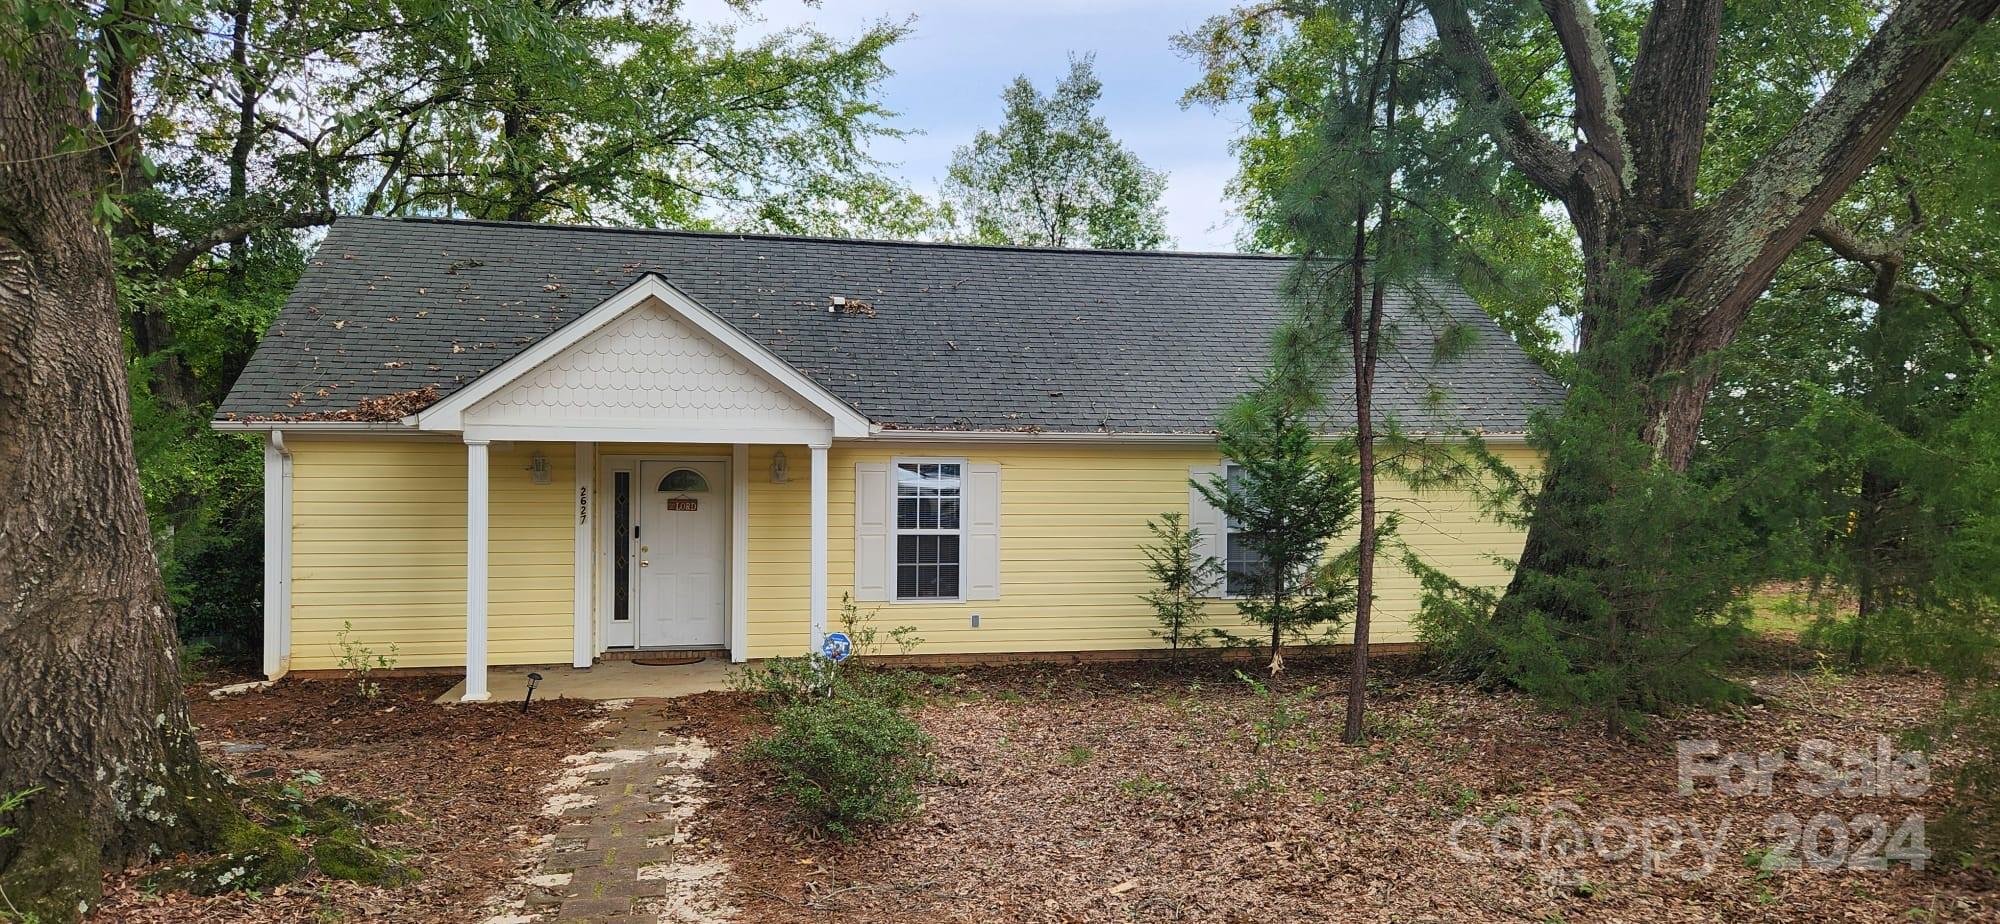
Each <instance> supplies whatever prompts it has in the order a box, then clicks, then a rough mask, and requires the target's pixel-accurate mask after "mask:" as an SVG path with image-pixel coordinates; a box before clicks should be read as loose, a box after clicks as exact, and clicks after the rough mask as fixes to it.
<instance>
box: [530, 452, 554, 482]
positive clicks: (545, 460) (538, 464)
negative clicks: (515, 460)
mask: <svg viewBox="0 0 2000 924" xmlns="http://www.w3.org/2000/svg"><path fill="white" fill-rule="evenodd" d="M528 477H529V478H531V479H533V480H534V482H535V483H536V484H548V483H549V457H548V456H545V455H542V452H541V450H539V449H537V450H535V454H534V455H533V456H530V457H529V458H528Z"/></svg>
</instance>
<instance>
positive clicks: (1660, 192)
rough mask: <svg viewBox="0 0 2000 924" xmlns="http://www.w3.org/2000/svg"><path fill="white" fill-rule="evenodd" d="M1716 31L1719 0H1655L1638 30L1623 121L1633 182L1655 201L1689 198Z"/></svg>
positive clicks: (1658, 204) (1710, 91)
mask: <svg viewBox="0 0 2000 924" xmlns="http://www.w3.org/2000/svg"><path fill="white" fill-rule="evenodd" d="M1721 35H1722V0H1660V2H1658V3H1655V4H1654V5H1653V11H1652V13H1651V15H1648V16H1647V17H1646V27H1645V28H1644V29H1643V30H1642V31H1641V32H1640V33H1639V56H1638V59H1637V60H1636V61H1634V62H1633V65H1632V93H1631V95H1630V96H1628V97H1627V98H1626V102H1625V122H1626V124H1627V125H1629V126H1630V127H1631V135H1632V137H1631V141H1632V157H1633V174H1634V176H1633V179H1632V186H1633V190H1634V192H1636V193H1637V194H1638V195H1639V197H1640V200H1641V201H1643V202H1647V203H1650V204H1652V205H1653V206H1654V207H1655V208H1661V209H1685V208H1689V207H1691V206H1693V205H1694V187H1695V178H1696V174H1697V172H1698V170H1699V168H1700V167H1701V154H1702V139H1703V137H1704V136H1705V134H1706V133H1707V130H1708V109H1709V105H1710V103H1711V101H1712V100H1713V97H1714V86H1715V67H1716V46H1717V45H1718V44H1719V42H1720V39H1721Z"/></svg>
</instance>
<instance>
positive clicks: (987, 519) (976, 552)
mask: <svg viewBox="0 0 2000 924" xmlns="http://www.w3.org/2000/svg"><path fill="white" fill-rule="evenodd" d="M965 469H966V478H965V486H966V490H965V558H964V562H963V569H964V576H965V599H967V600H998V599H1000V466H999V465H997V464H993V463H981V464H974V465H967V466H966V467H965Z"/></svg>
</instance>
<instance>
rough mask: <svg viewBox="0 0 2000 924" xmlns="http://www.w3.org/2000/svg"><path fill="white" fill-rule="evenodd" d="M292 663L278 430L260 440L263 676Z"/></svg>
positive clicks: (287, 533) (287, 501)
mask: <svg viewBox="0 0 2000 924" xmlns="http://www.w3.org/2000/svg"><path fill="white" fill-rule="evenodd" d="M291 666H292V453H291V450H290V449H288V448H286V446H285V434H284V431H282V430H272V431H270V434H269V436H268V437H267V438H266V439H265V441H264V677H265V679H267V680H276V679H278V678H279V677H283V676H284V675H285V672H286V671H288V670H290V669H291Z"/></svg>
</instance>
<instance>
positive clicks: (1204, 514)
mask: <svg viewBox="0 0 2000 924" xmlns="http://www.w3.org/2000/svg"><path fill="white" fill-rule="evenodd" d="M1222 474H1223V467H1222V466H1220V465H1193V466H1189V467H1188V479H1189V482H1190V483H1189V484H1188V525H1189V526H1191V527H1193V528H1195V529H1198V530H1201V545H1200V546H1199V547H1197V548H1196V549H1195V553H1196V554H1198V555H1203V556H1207V557H1209V558H1213V559H1215V560H1216V561H1223V560H1224V553H1225V552H1226V550H1227V548H1228V535H1227V534H1228V529H1229V524H1228V521H1227V520H1226V519H1225V518H1224V517H1223V516H1222V510H1221V509H1220V508H1218V507H1216V506H1215V505H1214V504H1211V503H1209V502H1208V498H1207V497H1205V496H1203V495H1202V493H1201V492H1200V491H1197V490H1195V487H1194V482H1199V483H1201V484H1213V483H1214V482H1215V481H1216V480H1218V479H1220V478H1221V477H1222Z"/></svg>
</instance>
